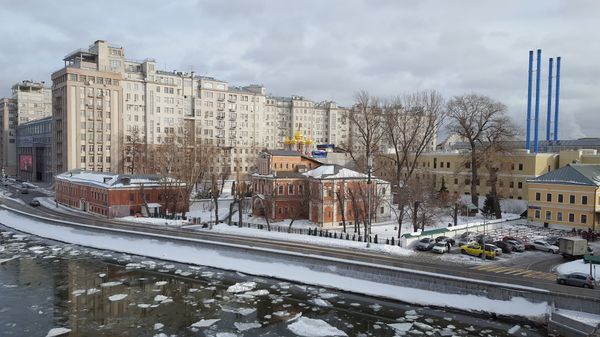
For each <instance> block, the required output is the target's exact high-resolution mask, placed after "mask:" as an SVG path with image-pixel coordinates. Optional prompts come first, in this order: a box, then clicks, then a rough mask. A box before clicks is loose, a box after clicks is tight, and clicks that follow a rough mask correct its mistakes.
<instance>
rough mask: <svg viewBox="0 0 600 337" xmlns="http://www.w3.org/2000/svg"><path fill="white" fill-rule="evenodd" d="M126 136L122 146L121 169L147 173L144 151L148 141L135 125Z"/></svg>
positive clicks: (145, 151) (133, 172)
mask: <svg viewBox="0 0 600 337" xmlns="http://www.w3.org/2000/svg"><path fill="white" fill-rule="evenodd" d="M128 133H129V134H128V135H127V136H126V139H125V144H124V146H123V147H122V149H123V157H122V158H121V161H122V165H121V166H123V170H124V171H126V172H128V173H131V174H135V173H147V169H148V167H147V165H146V164H147V163H146V160H145V159H146V153H147V152H148V143H147V142H146V140H145V139H144V138H143V136H142V134H141V133H140V130H139V129H138V128H137V127H134V128H133V129H131V131H129V132H128Z"/></svg>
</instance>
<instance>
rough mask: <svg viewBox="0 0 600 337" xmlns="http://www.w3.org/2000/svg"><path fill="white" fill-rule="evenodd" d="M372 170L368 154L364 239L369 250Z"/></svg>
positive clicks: (371, 160)
mask: <svg viewBox="0 0 600 337" xmlns="http://www.w3.org/2000/svg"><path fill="white" fill-rule="evenodd" d="M372 169H373V156H371V155H370V154H369V156H368V158H367V176H368V178H367V204H368V206H367V207H368V208H367V212H368V213H367V214H368V220H367V222H368V224H367V226H368V227H367V235H366V237H365V239H367V248H369V247H370V246H371V245H370V241H371V170H372Z"/></svg>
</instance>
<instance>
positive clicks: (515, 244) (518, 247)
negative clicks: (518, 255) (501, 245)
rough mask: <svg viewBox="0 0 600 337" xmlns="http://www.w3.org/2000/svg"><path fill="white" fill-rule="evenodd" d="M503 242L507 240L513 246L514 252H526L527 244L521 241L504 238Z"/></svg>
mask: <svg viewBox="0 0 600 337" xmlns="http://www.w3.org/2000/svg"><path fill="white" fill-rule="evenodd" d="M503 242H506V244H507V245H509V246H511V248H512V250H513V252H524V251H525V245H523V244H522V243H521V242H520V241H516V240H504V241H503Z"/></svg>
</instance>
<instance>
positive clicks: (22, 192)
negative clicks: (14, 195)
mask: <svg viewBox="0 0 600 337" xmlns="http://www.w3.org/2000/svg"><path fill="white" fill-rule="evenodd" d="M21 194H29V190H28V189H26V188H23V189H21Z"/></svg>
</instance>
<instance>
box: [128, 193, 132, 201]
mask: <svg viewBox="0 0 600 337" xmlns="http://www.w3.org/2000/svg"><path fill="white" fill-rule="evenodd" d="M129 201H133V193H129Z"/></svg>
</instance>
